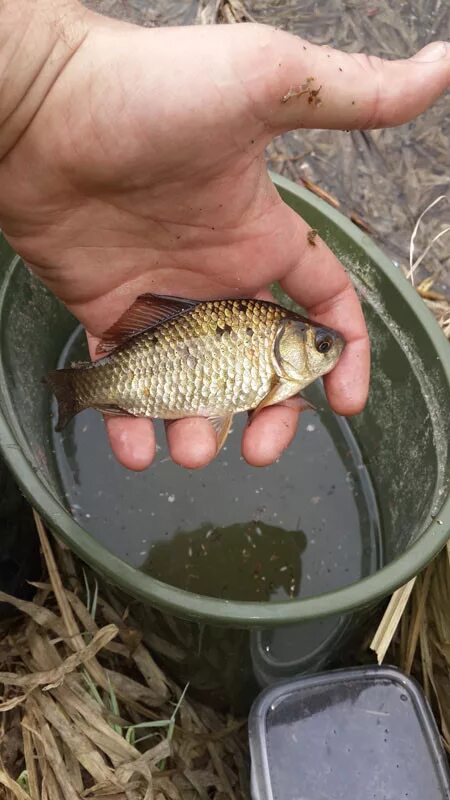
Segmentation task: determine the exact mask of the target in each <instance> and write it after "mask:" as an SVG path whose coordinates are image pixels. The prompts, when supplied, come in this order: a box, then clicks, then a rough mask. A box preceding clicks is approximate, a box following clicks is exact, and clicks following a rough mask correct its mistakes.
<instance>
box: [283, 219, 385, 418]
mask: <svg viewBox="0 0 450 800" xmlns="http://www.w3.org/2000/svg"><path fill="white" fill-rule="evenodd" d="M285 213H286V214H288V215H289V216H290V226H291V227H292V226H294V228H295V234H294V235H293V237H292V250H293V252H296V253H297V261H296V264H295V265H294V266H293V267H292V268H291V270H290V271H289V272H288V273H287V274H286V275H285V277H284V278H283V280H282V281H281V286H282V288H283V289H284V291H285V292H286V293H287V294H288V295H289V296H290V297H292V299H293V300H295V301H296V302H297V303H299V305H301V306H302V307H303V308H305V309H306V310H307V313H308V315H309V316H310V317H311V319H313V320H315V321H317V322H320V323H322V324H323V325H328V326H329V327H330V328H334V329H335V330H337V331H339V332H340V333H341V334H342V335H343V337H344V339H345V341H346V343H347V344H346V347H345V350H344V352H343V354H342V356H341V358H340V359H339V361H338V363H337V366H336V367H335V368H334V370H333V371H332V372H331V373H330V374H329V375H326V376H325V379H324V383H325V389H326V393H327V398H328V402H329V403H330V406H331V407H332V409H333V410H334V411H336V412H337V413H338V414H346V415H351V414H357V413H359V412H360V411H362V409H363V408H364V405H365V403H366V400H367V394H368V389H369V376H370V343H369V337H368V334H367V329H366V324H365V321H364V316H363V312H362V309H361V305H360V303H359V300H358V297H357V295H356V292H355V289H354V287H353V285H352V283H351V280H350V278H349V276H348V275H347V273H346V271H345V269H344V267H343V266H342V264H341V263H340V262H339V261H338V260H337V258H336V256H335V255H334V254H333V253H332V252H331V250H329V248H328V247H327V246H326V245H325V243H324V242H323V241H322V240H321V239H320V237H318V236H317V237H315V239H314V246H312V245H311V244H310V243H309V242H308V238H307V233H308V226H307V225H306V223H305V222H304V221H303V220H302V219H301V218H300V217H299V216H298V215H297V214H295V213H294V212H292V211H291V210H290V209H288V208H287V207H286V212H285Z"/></svg>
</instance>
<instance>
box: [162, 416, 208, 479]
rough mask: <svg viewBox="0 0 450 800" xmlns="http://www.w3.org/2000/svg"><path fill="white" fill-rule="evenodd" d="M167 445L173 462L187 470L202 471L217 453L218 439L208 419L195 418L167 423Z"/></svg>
mask: <svg viewBox="0 0 450 800" xmlns="http://www.w3.org/2000/svg"><path fill="white" fill-rule="evenodd" d="M166 435H167V444H168V446H169V452H170V455H171V458H172V460H173V461H175V463H176V464H179V465H180V466H181V467H186V468H187V469H200V468H201V467H205V466H206V465H207V464H209V463H210V461H212V460H213V459H214V457H215V455H216V452H217V437H216V434H215V432H214V429H213V427H212V425H211V424H210V423H209V422H208V420H207V419H203V418H201V417H193V418H190V419H177V420H174V421H173V422H168V423H166Z"/></svg>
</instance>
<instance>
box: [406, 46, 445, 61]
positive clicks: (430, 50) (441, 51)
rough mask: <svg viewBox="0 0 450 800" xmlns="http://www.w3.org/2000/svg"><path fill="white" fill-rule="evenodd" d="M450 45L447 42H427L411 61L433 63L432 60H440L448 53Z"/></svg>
mask: <svg viewBox="0 0 450 800" xmlns="http://www.w3.org/2000/svg"><path fill="white" fill-rule="evenodd" d="M447 52H448V45H447V43H446V42H432V43H431V44H427V46H426V47H424V48H422V50H419V52H418V53H416V55H415V56H413V57H412V59H411V61H419V62H421V63H423V64H427V63H431V62H432V61H440V59H441V58H444V56H446V55H447Z"/></svg>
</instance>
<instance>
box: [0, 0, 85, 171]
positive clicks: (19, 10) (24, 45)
mask: <svg viewBox="0 0 450 800" xmlns="http://www.w3.org/2000/svg"><path fill="white" fill-rule="evenodd" d="M86 31H87V22H86V12H85V11H84V9H83V7H82V6H81V5H80V4H79V3H78V2H77V0H0V160H1V159H2V158H3V157H4V156H5V155H6V154H7V153H8V152H9V151H10V150H11V149H12V147H14V145H15V144H16V142H17V141H18V139H20V137H21V136H22V134H23V133H24V131H25V130H26V128H27V127H28V125H29V124H30V123H31V121H32V119H33V117H34V115H35V114H36V112H37V111H38V109H39V108H40V106H41V105H42V103H43V102H44V101H45V97H46V95H47V94H48V92H49V91H50V89H51V87H52V86H53V84H54V83H55V81H56V80H57V79H58V76H59V75H60V74H61V72H62V70H63V69H64V67H65V66H66V64H67V63H68V62H69V61H70V59H71V57H72V55H73V54H74V52H76V50H77V49H78V47H79V46H80V45H81V43H82V41H83V39H84V37H85V36H86Z"/></svg>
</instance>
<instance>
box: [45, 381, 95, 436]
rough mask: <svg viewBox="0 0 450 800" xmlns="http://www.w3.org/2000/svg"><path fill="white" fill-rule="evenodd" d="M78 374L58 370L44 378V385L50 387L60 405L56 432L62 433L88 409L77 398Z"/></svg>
mask: <svg viewBox="0 0 450 800" xmlns="http://www.w3.org/2000/svg"><path fill="white" fill-rule="evenodd" d="M76 373H77V370H76V369H57V370H54V371H53V372H49V373H48V375H47V376H46V377H45V378H44V383H47V384H48V385H49V386H50V389H51V390H52V392H53V394H54V395H55V397H56V400H57V403H58V422H57V423H56V426H55V431H62V429H63V428H65V427H66V425H67V423H68V422H70V420H71V419H72V417H74V416H75V415H76V414H78V413H79V412H80V411H83V410H84V409H85V408H86V406H85V405H83V404H82V403H80V401H79V400H78V398H77V391H76V385H75V376H76Z"/></svg>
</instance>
